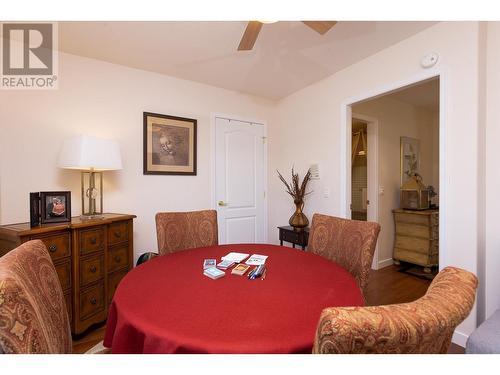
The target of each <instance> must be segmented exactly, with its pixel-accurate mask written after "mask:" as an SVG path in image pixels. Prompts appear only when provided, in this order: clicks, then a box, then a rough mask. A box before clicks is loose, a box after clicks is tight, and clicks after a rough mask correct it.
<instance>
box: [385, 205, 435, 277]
mask: <svg viewBox="0 0 500 375" xmlns="http://www.w3.org/2000/svg"><path fill="white" fill-rule="evenodd" d="M392 212H393V214H394V224H395V227H396V228H395V234H396V236H395V237H396V238H395V240H394V254H393V258H394V260H395V263H396V264H399V261H404V262H408V263H413V264H418V265H420V266H423V267H424V272H427V273H430V272H431V268H430V267H432V266H437V265H438V263H439V211H438V210H437V209H431V210H420V211H413V210H402V209H396V210H393V211H392Z"/></svg>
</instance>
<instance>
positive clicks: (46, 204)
mask: <svg viewBox="0 0 500 375" xmlns="http://www.w3.org/2000/svg"><path fill="white" fill-rule="evenodd" d="M67 221H71V192H70V191H42V192H40V223H41V224H45V223H62V222H67Z"/></svg>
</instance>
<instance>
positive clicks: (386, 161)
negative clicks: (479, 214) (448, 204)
mask: <svg viewBox="0 0 500 375" xmlns="http://www.w3.org/2000/svg"><path fill="white" fill-rule="evenodd" d="M352 112H353V113H356V114H361V115H365V116H369V117H372V118H376V119H377V120H378V142H379V145H378V164H379V171H378V172H379V173H378V182H379V186H381V187H383V188H384V194H383V195H380V196H379V199H378V217H379V220H378V223H379V224H380V226H381V231H380V234H379V237H378V259H377V262H378V264H379V267H385V266H388V265H390V264H392V253H393V248H394V231H395V228H394V219H393V214H392V210H393V209H395V208H398V207H399V206H400V205H399V201H400V186H401V177H400V138H401V137H411V138H417V139H419V140H420V175H421V176H422V179H423V182H424V184H425V185H434V187H436V188H437V189H436V190H439V189H438V188H439V178H438V179H437V180H436V181H434V178H433V177H434V176H433V164H434V159H438V158H439V154H437V153H436V155H435V154H434V151H437V150H434V149H433V144H434V140H433V137H434V135H435V131H434V127H437V126H438V125H439V121H436V120H435V119H436V117H438V114H437V113H435V112H432V111H429V110H426V109H424V108H420V107H416V106H414V105H412V104H408V103H404V102H401V101H398V100H394V99H392V98H389V97H380V98H376V99H373V100H369V101H366V102H363V103H359V104H355V105H353V106H352ZM368 126H370V125H368ZM368 156H369V157H370V150H368ZM376 189H377V188H376ZM377 191H378V189H377Z"/></svg>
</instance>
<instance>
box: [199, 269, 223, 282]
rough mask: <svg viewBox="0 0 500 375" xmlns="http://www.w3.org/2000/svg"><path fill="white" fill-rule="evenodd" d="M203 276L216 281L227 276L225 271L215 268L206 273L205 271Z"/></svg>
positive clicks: (207, 270)
mask: <svg viewBox="0 0 500 375" xmlns="http://www.w3.org/2000/svg"><path fill="white" fill-rule="evenodd" d="M203 274H204V275H205V276H208V277H210V278H211V279H214V280H215V279H220V278H221V277H224V276H225V275H226V273H225V272H224V271H221V270H219V269H217V268H215V267H210V268H207V269H206V270H205V271H203Z"/></svg>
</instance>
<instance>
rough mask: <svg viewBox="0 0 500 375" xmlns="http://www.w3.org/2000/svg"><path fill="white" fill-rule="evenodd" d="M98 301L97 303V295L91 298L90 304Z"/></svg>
mask: <svg viewBox="0 0 500 375" xmlns="http://www.w3.org/2000/svg"><path fill="white" fill-rule="evenodd" d="M96 303H97V299H96V298H95V297H92V298H91V299H90V304H91V305H95V304H96Z"/></svg>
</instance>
